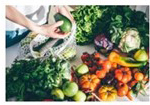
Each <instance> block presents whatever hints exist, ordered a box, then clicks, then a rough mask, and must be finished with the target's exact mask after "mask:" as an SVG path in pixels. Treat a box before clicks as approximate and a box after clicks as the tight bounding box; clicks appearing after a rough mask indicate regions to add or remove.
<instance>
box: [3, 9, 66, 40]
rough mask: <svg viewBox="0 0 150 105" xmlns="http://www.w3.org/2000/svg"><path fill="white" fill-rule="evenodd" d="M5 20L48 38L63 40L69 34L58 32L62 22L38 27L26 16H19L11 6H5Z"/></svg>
mask: <svg viewBox="0 0 150 105" xmlns="http://www.w3.org/2000/svg"><path fill="white" fill-rule="evenodd" d="M6 18H7V19H9V20H11V21H12V22H15V23H17V24H19V25H22V26H24V27H26V28H28V29H30V30H31V31H34V32H36V33H39V34H43V35H46V36H49V37H53V38H63V37H65V36H67V35H69V33H67V34H66V33H60V32H58V27H59V26H61V25H62V24H63V21H59V22H57V23H55V24H52V25H48V24H47V25H41V26H40V25H38V24H36V23H34V22H32V21H31V20H30V19H28V18H27V17H26V16H24V15H23V14H21V13H20V12H19V11H18V10H16V9H15V8H14V7H12V6H6Z"/></svg>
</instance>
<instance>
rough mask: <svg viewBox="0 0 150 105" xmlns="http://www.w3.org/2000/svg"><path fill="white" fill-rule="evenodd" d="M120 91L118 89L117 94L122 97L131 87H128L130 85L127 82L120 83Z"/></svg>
mask: <svg viewBox="0 0 150 105" xmlns="http://www.w3.org/2000/svg"><path fill="white" fill-rule="evenodd" d="M118 87H119V88H118V91H117V94H118V96H120V97H123V96H125V95H126V94H127V93H128V91H129V87H128V85H127V84H125V83H121V82H120V83H118Z"/></svg>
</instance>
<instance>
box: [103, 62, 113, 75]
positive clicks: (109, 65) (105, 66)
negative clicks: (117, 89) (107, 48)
mask: <svg viewBox="0 0 150 105" xmlns="http://www.w3.org/2000/svg"><path fill="white" fill-rule="evenodd" d="M102 67H103V69H105V70H107V72H109V70H110V69H111V62H110V61H108V60H106V61H104V63H103V64H102Z"/></svg>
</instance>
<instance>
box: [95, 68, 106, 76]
mask: <svg viewBox="0 0 150 105" xmlns="http://www.w3.org/2000/svg"><path fill="white" fill-rule="evenodd" d="M96 75H97V77H98V78H104V77H105V76H106V70H104V69H102V70H97V71H96Z"/></svg>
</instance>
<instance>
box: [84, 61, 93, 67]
mask: <svg viewBox="0 0 150 105" xmlns="http://www.w3.org/2000/svg"><path fill="white" fill-rule="evenodd" d="M83 63H84V64H86V65H87V66H91V65H92V61H90V60H89V61H84V62H83Z"/></svg>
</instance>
